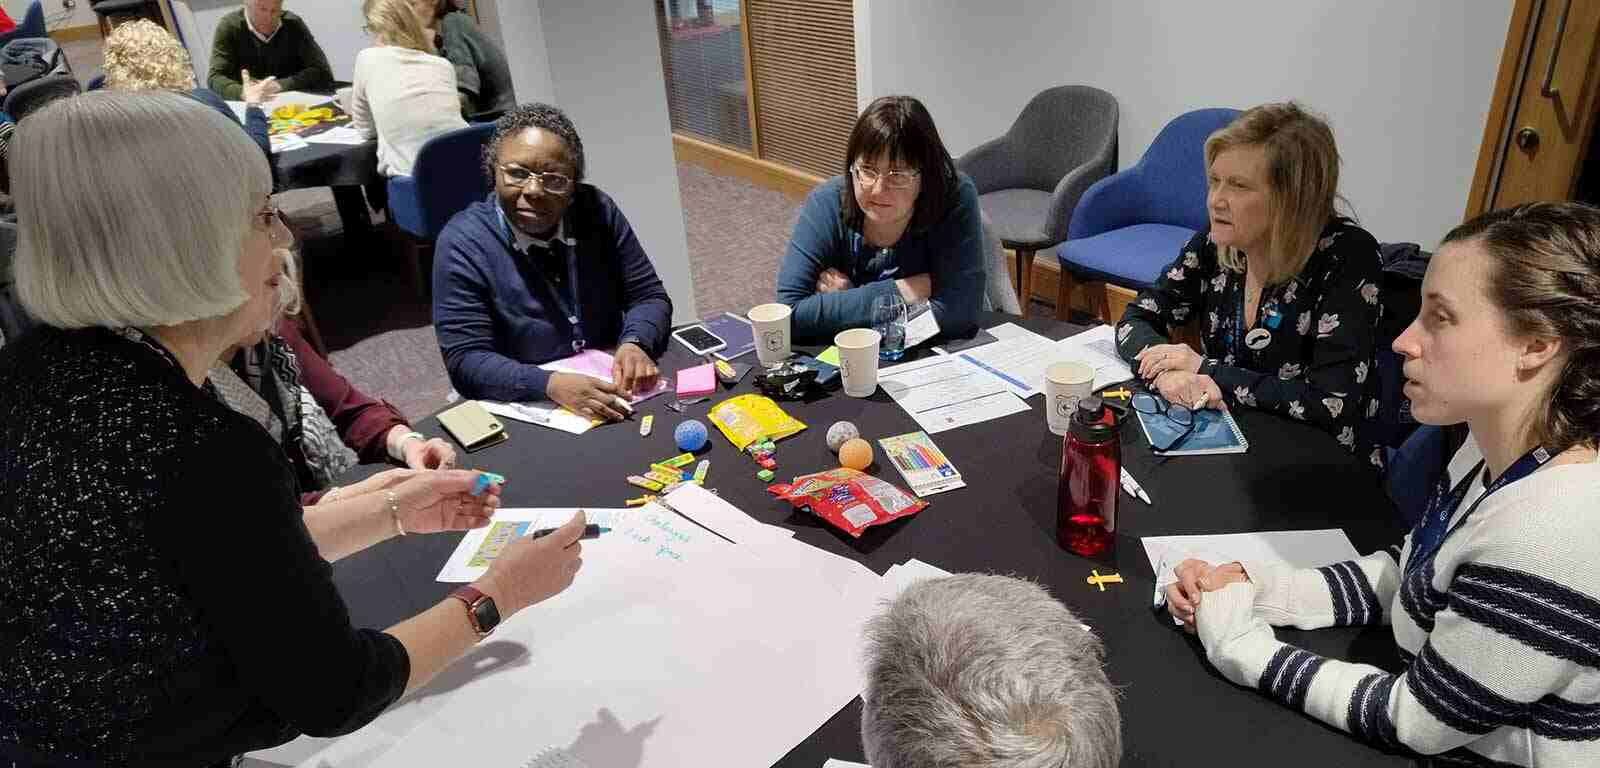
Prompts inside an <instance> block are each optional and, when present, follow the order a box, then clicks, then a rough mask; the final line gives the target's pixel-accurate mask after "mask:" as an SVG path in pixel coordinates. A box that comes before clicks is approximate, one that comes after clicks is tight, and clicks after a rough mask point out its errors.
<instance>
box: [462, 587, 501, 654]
mask: <svg viewBox="0 0 1600 768" xmlns="http://www.w3.org/2000/svg"><path fill="white" fill-rule="evenodd" d="M450 596H451V597H453V598H455V599H457V600H460V601H461V602H462V604H464V605H466V606H467V620H468V621H470V622H472V631H474V632H476V633H478V639H480V640H482V639H483V638H485V637H488V636H489V633H491V632H493V631H494V628H495V627H498V626H500V609H499V608H497V607H495V604H494V598H492V597H490V596H488V595H485V594H484V593H483V592H481V591H479V590H478V588H477V587H474V586H472V585H470V584H468V585H466V586H464V587H460V588H459V589H457V590H456V591H454V592H451V593H450Z"/></svg>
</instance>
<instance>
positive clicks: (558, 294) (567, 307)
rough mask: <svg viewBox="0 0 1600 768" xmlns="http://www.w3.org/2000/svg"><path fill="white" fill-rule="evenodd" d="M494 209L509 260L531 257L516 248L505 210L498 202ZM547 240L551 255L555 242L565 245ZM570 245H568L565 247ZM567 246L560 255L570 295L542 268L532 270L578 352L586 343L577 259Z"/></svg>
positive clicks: (554, 252) (559, 242)
mask: <svg viewBox="0 0 1600 768" xmlns="http://www.w3.org/2000/svg"><path fill="white" fill-rule="evenodd" d="M494 210H495V213H496V214H498V215H499V217H500V224H501V228H502V229H503V230H504V233H505V237H506V239H505V246H506V251H508V252H510V254H511V260H512V261H517V260H519V259H523V258H531V257H529V256H528V254H526V253H523V252H521V251H518V250H517V245H516V243H517V236H516V233H515V232H513V231H512V229H511V221H510V220H508V219H507V218H506V212H505V211H503V210H501V209H500V206H499V205H498V204H496V205H495V207H494ZM549 242H550V244H549V247H548V250H549V251H550V254H551V255H552V256H553V255H555V254H556V245H557V244H560V245H563V246H565V245H566V243H565V242H562V241H561V240H560V239H559V238H557V239H552V240H550V241H549ZM570 247H571V246H568V247H567V248H570ZM567 248H564V249H562V251H561V256H562V258H563V259H565V261H566V267H567V283H568V284H569V285H571V286H572V293H571V295H570V296H568V295H564V294H563V292H562V290H561V288H560V287H559V286H556V285H554V284H552V283H551V282H550V279H549V278H548V277H546V276H545V274H544V270H542V269H537V270H534V271H536V272H538V273H539V279H541V280H543V281H544V283H545V285H547V286H549V287H550V295H551V296H554V297H555V299H556V305H557V308H558V309H560V310H561V314H562V316H563V317H565V318H566V319H567V325H569V326H571V327H572V351H573V352H574V353H578V352H582V351H583V348H584V347H585V346H587V345H588V344H587V341H586V340H585V339H584V337H583V304H582V300H581V299H580V298H579V295H578V263H577V262H578V260H577V259H576V258H573V255H572V253H571V252H570V250H568V249H567Z"/></svg>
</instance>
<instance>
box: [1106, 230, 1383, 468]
mask: <svg viewBox="0 0 1600 768" xmlns="http://www.w3.org/2000/svg"><path fill="white" fill-rule="evenodd" d="M1244 282H1245V275H1244V273H1243V272H1234V271H1232V270H1229V269H1226V268H1224V267H1223V266H1222V265H1221V263H1220V262H1219V261H1218V258H1217V246H1216V244H1215V243H1213V242H1211V238H1210V234H1209V232H1200V233H1199V234H1197V235H1195V236H1194V237H1193V238H1191V239H1190V240H1189V242H1188V243H1187V244H1186V245H1184V247H1183V250H1182V252H1181V253H1179V254H1178V258H1177V259H1175V260H1173V262H1172V263H1171V264H1169V265H1168V266H1167V268H1166V269H1165V270H1164V271H1163V272H1162V274H1161V275H1160V277H1158V278H1157V279H1156V283H1155V285H1153V286H1151V287H1150V288H1147V289H1145V290H1144V291H1143V292H1141V293H1140V294H1139V298H1138V300H1137V301H1136V302H1135V303H1133V304H1130V305H1128V309H1127V312H1125V313H1124V314H1123V316H1122V320H1121V322H1120V323H1118V325H1117V350H1118V352H1119V353H1120V354H1121V355H1122V357H1123V358H1124V359H1126V360H1130V361H1131V360H1133V356H1134V355H1136V354H1138V353H1139V350H1141V349H1144V348H1145V347H1148V346H1152V345H1155V344H1167V343H1170V342H1169V339H1170V336H1169V330H1170V329H1171V328H1172V327H1173V326H1176V325H1182V324H1184V323H1186V322H1188V321H1189V319H1190V318H1191V317H1193V316H1195V315H1196V314H1198V315H1199V317H1200V330H1201V336H1202V342H1203V343H1202V348H1201V350H1200V354H1201V357H1203V358H1204V362H1202V363H1201V365H1200V373H1202V374H1205V375H1208V376H1210V377H1211V378H1212V379H1213V380H1214V381H1216V383H1217V388H1218V389H1220V390H1221V391H1222V394H1223V396H1224V397H1225V398H1227V400H1228V403H1229V405H1244V406H1249V407H1252V408H1259V409H1261V410H1264V411H1271V412H1273V413H1277V414H1280V415H1283V416H1287V417H1289V418H1291V419H1297V420H1300V421H1308V422H1311V423H1313V424H1316V425H1317V426H1319V427H1321V428H1322V429H1323V430H1324V431H1326V432H1327V433H1328V434H1330V435H1333V436H1334V437H1335V438H1336V439H1337V440H1338V441H1339V444H1340V445H1342V446H1344V448H1345V450H1348V451H1351V452H1357V451H1359V452H1360V453H1361V455H1363V456H1365V457H1366V458H1367V459H1368V460H1369V461H1371V463H1372V464H1373V465H1374V466H1378V467H1381V466H1382V451H1381V450H1378V449H1377V448H1376V447H1375V446H1373V445H1370V444H1368V441H1366V440H1363V439H1362V437H1361V434H1362V432H1364V430H1362V429H1360V423H1361V421H1362V419H1363V418H1366V419H1370V418H1372V417H1373V416H1374V415H1375V412H1374V406H1376V405H1377V401H1376V400H1375V399H1373V398H1369V397H1368V396H1367V395H1368V393H1367V391H1366V389H1367V381H1368V377H1369V376H1370V374H1371V373H1372V371H1373V366H1374V365H1375V363H1374V358H1373V352H1374V344H1375V341H1374V339H1375V336H1376V332H1377V324H1378V318H1379V316H1380V315H1381V313H1382V304H1381V303H1380V302H1379V301H1378V298H1379V296H1378V293H1379V290H1380V286H1381V285H1382V265H1381V262H1380V261H1379V256H1378V242H1377V240H1376V239H1374V238H1373V237H1372V235H1371V234H1368V233H1367V231H1366V230H1363V229H1361V228H1360V227H1357V226H1356V225H1355V223H1354V222H1352V221H1350V220H1349V219H1346V218H1343V217H1334V218H1333V219H1331V220H1329V222H1328V225H1327V226H1326V227H1324V228H1323V230H1322V237H1321V239H1319V240H1318V241H1317V248H1316V251H1315V252H1313V253H1312V254H1311V258H1310V260H1308V261H1307V262H1306V265H1305V267H1304V268H1303V269H1301V270H1300V274H1299V275H1298V276H1296V277H1295V278H1294V279H1292V280H1289V281H1288V282H1285V283H1283V284H1281V285H1269V286H1267V287H1266V288H1265V289H1264V290H1263V291H1262V294H1261V301H1260V302H1259V305H1260V306H1259V307H1258V308H1257V310H1256V317H1255V318H1254V322H1246V321H1245V318H1244V303H1245V301H1244Z"/></svg>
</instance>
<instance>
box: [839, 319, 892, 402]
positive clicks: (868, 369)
mask: <svg viewBox="0 0 1600 768" xmlns="http://www.w3.org/2000/svg"><path fill="white" fill-rule="evenodd" d="M882 341H883V335H882V334H880V333H878V332H877V331H874V330H872V329H871V328H851V329H850V330H848V331H840V332H839V335H837V336H834V337H833V344H834V346H836V347H838V348H839V374H840V375H841V376H843V377H844V393H845V394H847V395H849V396H851V397H871V396H872V393H873V392H876V391H878V344H880V343H881V342H882Z"/></svg>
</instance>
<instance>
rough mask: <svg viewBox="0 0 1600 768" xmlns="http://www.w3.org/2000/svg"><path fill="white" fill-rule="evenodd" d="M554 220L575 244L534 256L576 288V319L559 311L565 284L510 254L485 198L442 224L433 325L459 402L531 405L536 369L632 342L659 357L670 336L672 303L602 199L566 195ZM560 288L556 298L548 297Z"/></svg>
mask: <svg viewBox="0 0 1600 768" xmlns="http://www.w3.org/2000/svg"><path fill="white" fill-rule="evenodd" d="M572 194H573V200H572V205H571V206H570V207H568V208H567V213H566V216H565V218H564V219H563V227H564V231H565V234H566V237H567V238H568V240H569V241H571V242H573V243H575V245H567V244H565V243H561V242H553V243H552V245H551V249H550V251H549V252H548V253H540V254H539V256H538V257H539V258H558V259H562V260H563V261H564V268H563V269H562V271H563V273H564V274H567V275H568V276H569V278H568V279H567V280H564V281H563V282H566V283H570V284H575V285H576V286H577V292H578V296H577V298H578V301H577V306H576V307H575V308H572V311H573V312H575V313H576V316H577V317H578V320H579V322H577V323H573V322H570V319H569V318H570V315H569V313H568V312H567V311H564V310H563V309H562V306H563V304H564V303H570V298H569V296H570V294H569V293H568V290H570V287H569V286H553V285H551V284H550V281H549V280H547V279H546V278H545V273H544V269H543V268H542V267H541V266H540V265H539V264H536V263H535V262H534V261H533V257H530V256H529V255H527V254H519V253H515V252H514V251H513V249H514V247H515V246H514V245H513V243H514V240H513V239H512V236H511V229H510V224H508V223H507V221H506V219H505V217H504V216H503V215H502V214H501V212H500V204H499V201H498V200H496V199H495V197H494V195H493V194H492V193H491V194H490V196H489V198H488V199H487V200H484V201H481V202H477V203H473V204H472V205H470V206H468V207H467V209H466V210H464V211H462V212H460V213H458V214H456V215H455V217H454V218H452V219H450V223H449V224H446V225H445V228H444V231H443V232H441V233H440V234H439V240H438V242H437V243H436V244H435V246H434V263H433V328H434V332H435V333H436V334H438V337H439V348H440V351H441V352H442V353H443V354H444V365H445V369H446V370H447V371H448V372H449V374H450V384H451V385H452V386H454V387H455V389H456V391H457V392H459V393H461V395H462V396H463V397H472V398H485V399H489V400H504V401H518V400H538V399H543V398H544V396H545V385H546V384H547V383H548V382H549V380H550V374H549V372H547V371H544V370H541V369H540V368H539V367H538V366H539V364H541V363H548V362H550V361H552V360H559V359H561V358H563V357H568V356H570V355H572V354H573V353H574V350H575V349H576V348H577V346H578V345H579V344H581V345H582V346H583V347H586V348H600V347H607V348H608V347H614V346H616V345H617V343H618V342H619V341H620V340H622V339H632V338H637V339H638V340H639V346H641V347H643V348H644V350H645V351H646V352H648V353H649V354H650V355H651V356H652V357H656V356H659V355H660V354H661V352H662V350H663V349H664V348H665V346H666V341H667V334H668V333H670V332H671V330H672V299H671V298H670V297H668V296H667V290H666V288H664V287H662V285H661V279H660V278H659V277H657V276H656V270H655V267H653V266H651V264H650V258H649V257H648V256H646V255H645V253H644V248H642V247H641V246H640V245H639V240H638V239H637V238H635V237H634V235H633V228H632V227H630V226H629V225H628V219H627V217H625V216H623V215H622V211H620V210H618V209H617V204H616V203H615V202H613V201H612V200H611V198H610V197H609V196H608V195H606V193H604V192H601V191H600V190H598V189H596V188H594V187H593V186H590V185H588V184H579V185H578V186H577V189H575V190H574V191H573V193H572ZM557 291H559V293H557Z"/></svg>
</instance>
